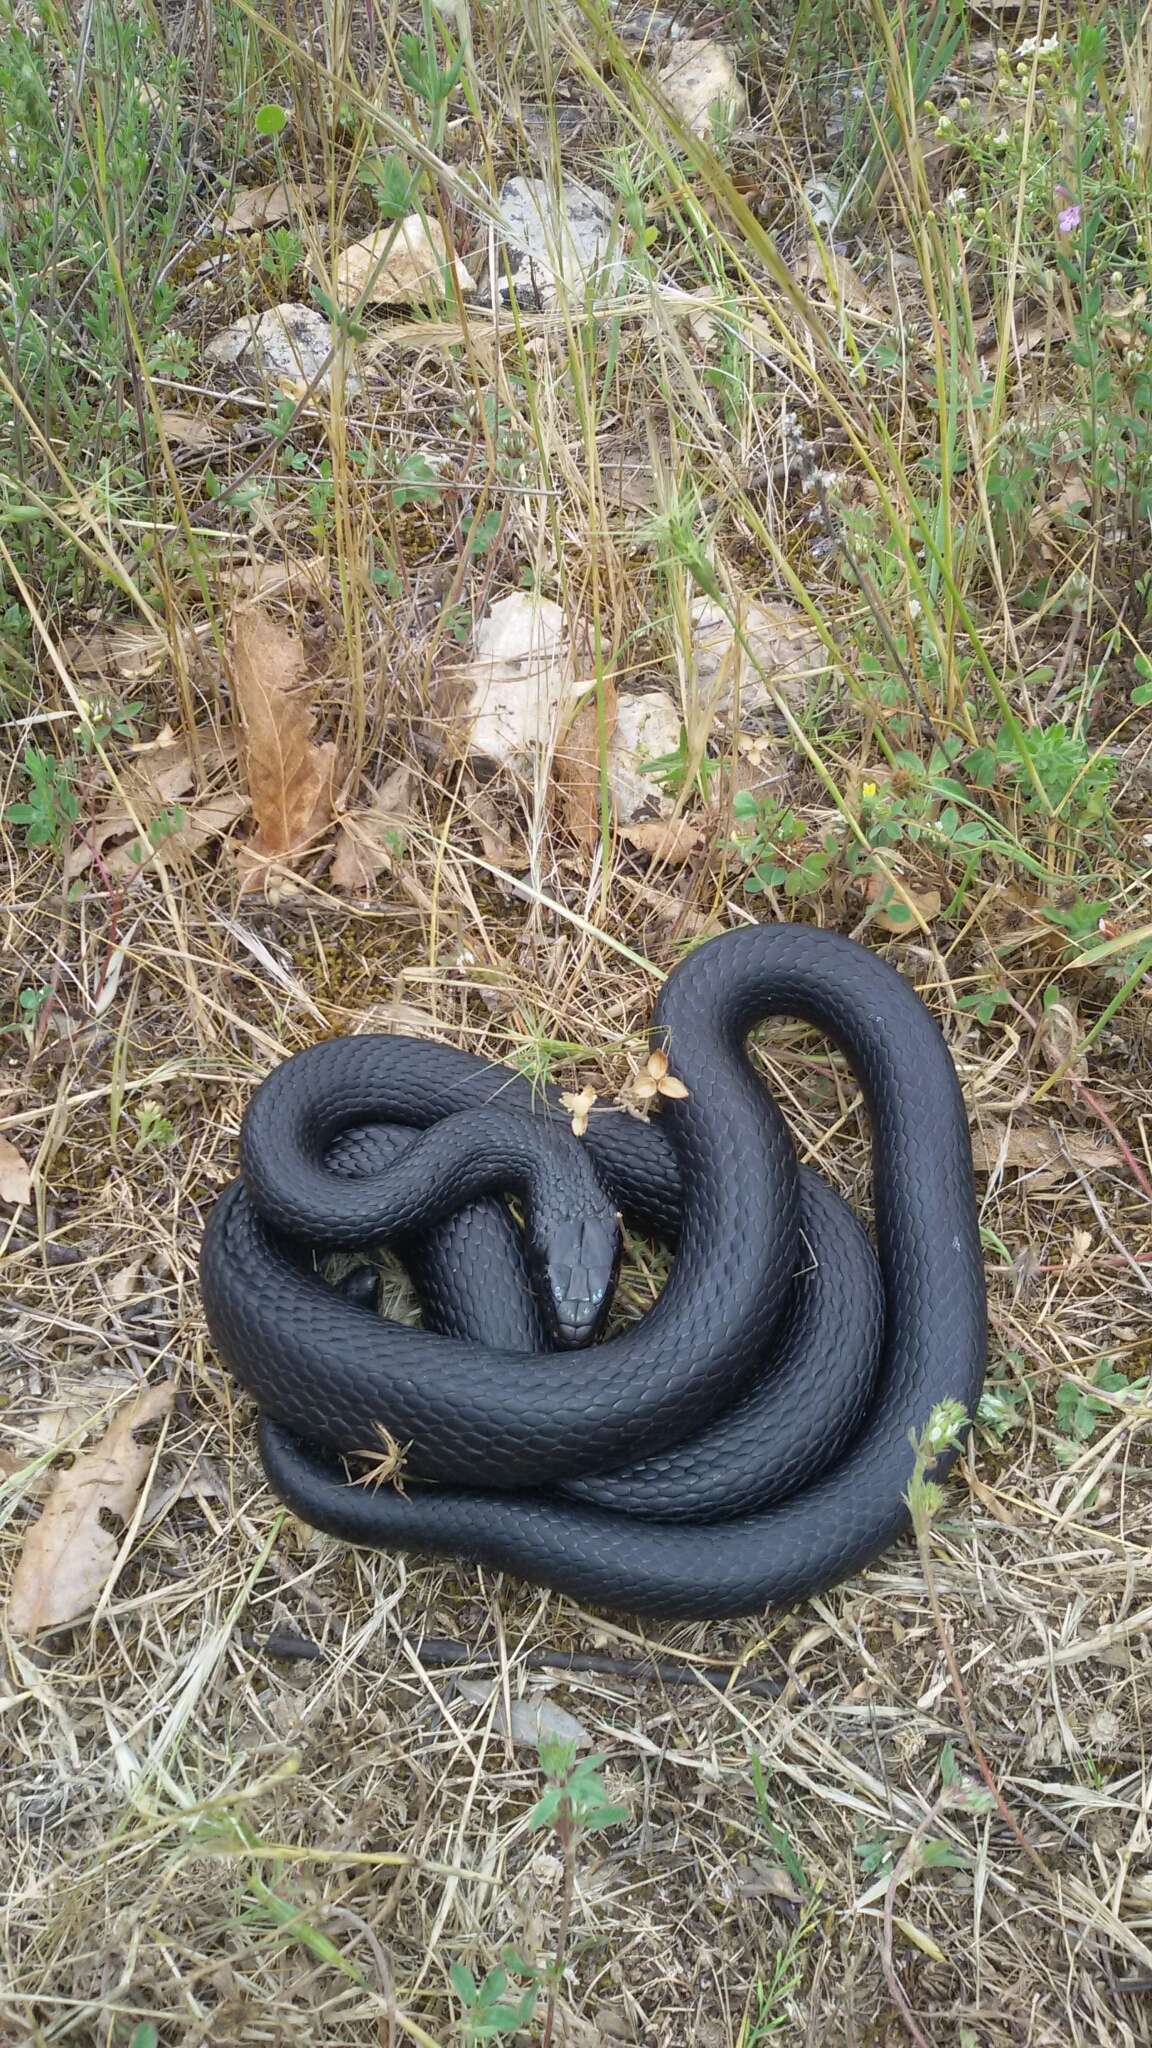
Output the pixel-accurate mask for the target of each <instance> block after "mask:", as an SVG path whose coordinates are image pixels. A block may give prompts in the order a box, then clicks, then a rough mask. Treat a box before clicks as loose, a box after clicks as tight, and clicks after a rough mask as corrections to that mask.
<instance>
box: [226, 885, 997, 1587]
mask: <svg viewBox="0 0 1152 2048" xmlns="http://www.w3.org/2000/svg"><path fill="white" fill-rule="evenodd" d="M773 1016H785V1017H791V1018H802V1019H805V1020H806V1021H808V1022H809V1023H811V1024H814V1025H816V1026H817V1027H818V1028H819V1029H821V1030H822V1031H824V1032H826V1033H827V1035H828V1036H829V1037H830V1038H831V1039H833V1040H834V1041H835V1042H836V1044H837V1045H838V1046H840V1048H841V1049H842V1050H843V1052H844V1053H845V1055H846V1056H847V1059H848V1061H849V1064H850V1066H851V1068H852V1071H853V1073H854V1075H855V1077H856V1079H857V1081H858V1082H859V1084H860V1086H861V1089H862V1091H863V1094H864V1098H865V1101H866V1104H867V1108H868V1112H869V1117H870V1120H871V1127H872V1145H873V1187H874V1207H875V1219H876V1221H875V1228H876V1242H877V1246H878V1263H877V1260H876V1259H875V1258H874V1257H873V1254H872V1251H871V1249H870V1246H869V1243H868V1240H867V1238H866V1236H865V1234H864V1232H863V1231H862V1229H861V1228H860V1226H859V1224H858V1223H857V1222H856V1221H855V1219H854V1218H853V1216H852V1214H851V1212H850V1210H848V1209H847V1207H846V1206H845V1204H844V1203H843V1202H842V1201H841V1199H840V1197H839V1196H837V1195H835V1194H833V1193H832V1192H831V1190H830V1189H829V1188H828V1187H827V1185H826V1184H825V1183H824V1182H823V1181H822V1180H821V1179H820V1178H819V1177H818V1176H817V1175H815V1174H814V1173H811V1172H809V1171H808V1170H807V1169H804V1168H801V1167H799V1166H798V1164H797V1162H796V1157H795V1153H794V1149H793V1146H792V1142H791V1139H790V1137H789V1135H788V1132H787V1129H786V1127H785V1125H784V1123H783V1120H782V1118H781V1116H780V1114H779V1111H778V1110H777V1108H776V1106H775V1104H774V1103H773V1101H772V1098H771V1096H770V1095H769V1093H768V1091H767V1089H766V1087H765V1086H764V1084H763V1082H762V1080H761V1079H760V1078H759V1077H758V1075H757V1074H756V1072H755V1069H754V1068H753V1066H752V1064H751V1062H750V1060H749V1058H748V1055H747V1052H746V1049H745V1040H746V1038H747V1035H748V1033H749V1031H750V1030H751V1029H752V1027H753V1026H754V1025H756V1024H757V1023H759V1022H761V1021H762V1020H764V1019H766V1018H768V1017H773ZM651 1031H652V1044H653V1046H654V1047H659V1048H660V1049H662V1050H664V1051H665V1052H666V1053H667V1055H668V1059H669V1061H670V1067H671V1072H672V1073H673V1075H674V1076H675V1077H676V1078H677V1079H678V1080H679V1081H680V1082H681V1083H682V1084H683V1085H684V1087H685V1088H686V1090H687V1093H686V1094H685V1095H684V1096H683V1097H682V1098H680V1099H676V1100H669V1101H667V1102H663V1103H662V1104H661V1105H660V1114H659V1116H658V1117H656V1118H653V1119H652V1120H651V1121H650V1122H647V1123H645V1122H641V1121H639V1120H637V1118H635V1117H633V1116H629V1115H627V1114H626V1113H625V1112H623V1111H618V1110H616V1111H605V1112H600V1113H598V1112H595V1111H594V1112H593V1114H592V1117H591V1119H590V1121H589V1124H588V1130H587V1136H586V1137H585V1138H584V1139H583V1140H579V1139H577V1138H575V1137H574V1136H573V1135H572V1132H571V1130H570V1129H569V1127H568V1123H569V1119H568V1117H567V1115H566V1113H565V1111H564V1110H563V1109H562V1107H561V1106H560V1101H559V1097H558V1095H557V1094H556V1091H555V1090H553V1089H550V1088H549V1089H541V1088H539V1087H534V1086H533V1085H532V1084H531V1083H530V1082H529V1081H528V1080H527V1079H526V1078H524V1077H523V1076H521V1075H518V1074H516V1073H514V1072H512V1071H511V1070H509V1069H507V1068H504V1067H500V1066H494V1065H492V1064H491V1063H490V1062H488V1061H486V1060H483V1059H480V1058H478V1057H477V1056H475V1055H473V1054H470V1053H465V1052H459V1051H454V1050H453V1049H452V1048H450V1047H445V1046H439V1045H434V1044H429V1043H426V1042H424V1041H422V1040H418V1039H410V1038H401V1037H390V1036H364V1037H358V1038H344V1039H336V1040H332V1041H330V1042H327V1043H324V1044H321V1045H318V1046H315V1047H313V1048H311V1049H310V1050H308V1051H305V1052H302V1053H299V1054H297V1055H296V1056H295V1057H294V1058H292V1059H289V1060H287V1061H285V1063H284V1064H283V1065H282V1066H281V1067H279V1068H278V1069H277V1070H276V1071H275V1072H274V1073H273V1074H272V1075H271V1076H270V1077H269V1078H268V1079H267V1080H266V1081H265V1082H264V1083H263V1084H262V1086H261V1087H260V1088H259V1089H258V1090H257V1091H256V1094H255V1095H254V1097H253V1099H252V1101H251V1103H250V1104H249V1107H248V1110H247V1113H246V1116H245V1119H244V1123H243V1128H242V1134H241V1178H240V1179H239V1180H238V1181H235V1182H233V1183H232V1185H231V1186H230V1187H229V1188H227V1189H226V1191H225V1192H224V1194H223V1195H222V1196H221V1197H220V1199H219V1201H218V1203H217V1204H216V1207H215V1209H214V1211H213V1213H212V1216H211V1217H210V1219H209V1223H208V1227H207V1230H206V1232H205V1237H204V1244H203V1250H202V1257H201V1288H202V1293H203V1298H204V1303H205V1307H206V1310H207V1316H208V1324H209V1329H210V1331H211V1334H212V1337H213V1338H214V1340H215V1343H216V1345H217V1347H218V1349H219V1351H220V1352H221V1354H222V1356H223V1358H224V1359H225V1361H226V1363H227V1364H228V1366H229V1367H230V1368H231V1370H232V1372H233V1373H234V1374H235V1376H236V1378H237V1379H239V1380H240V1381H241V1382H242V1383H243V1385H244V1386H245V1387H247V1388H248V1389H249V1391H250V1392H251V1393H252V1394H254V1395H255V1397H256V1399H257V1401H258V1402H259V1404H260V1408H261V1411H262V1413H261V1421H260V1446H261V1453H262V1456H263V1460H264V1464H265V1469H266V1471H267V1474H268V1477H269V1479H270V1480H271V1483H272V1485H273V1486H274V1488H275V1489H276V1491H277V1492H278V1493H279V1494H280V1495H281V1496H282V1498H283V1499H284V1500H285V1501H287V1502H288V1504H289V1505H290V1506H291V1507H292V1508H293V1509H294V1510H295V1512H296V1513H297V1514H299V1515H300V1516H301V1517H302V1518H303V1519H304V1520H306V1521H308V1522H310V1523H312V1524H313V1525H314V1526H316V1527H318V1528H321V1529H325V1530H327V1531H329V1532H331V1533H332V1534H334V1535H336V1536H339V1537H342V1538H344V1539H346V1540H348V1541H350V1542H354V1543H362V1544H369V1545H374V1546H376V1547H379V1548H385V1549H396V1550H405V1551H416V1552H421V1553H437V1554H440V1555H447V1556H453V1557H459V1558H463V1559H470V1560H473V1561H476V1562H482V1563H485V1564H489V1565H492V1566H497V1567H503V1568H507V1569H508V1570H509V1571H511V1572H513V1573H515V1574H516V1575H517V1576H518V1577H520V1578H523V1579H528V1580H531V1581H535V1582H536V1583H539V1584H543V1585H546V1586H550V1587H555V1588H557V1589H559V1590H561V1591H564V1592H567V1593H569V1594H571V1595H573V1596H574V1597H576V1598H578V1599H581V1600H584V1601H588V1602H592V1603H595V1604H598V1605H600V1606H608V1607H615V1608H618V1609H625V1610H628V1611H630V1612H634V1613H640V1612H646V1613H654V1614H660V1615H666V1616H669V1617H672V1616H692V1615H700V1616H719V1615H727V1614H737V1613H748V1612H754V1611H758V1610H762V1609H763V1608H765V1607H767V1606H769V1605H772V1604H776V1603H786V1602H791V1601H794V1600H797V1599H800V1598H803V1597H804V1596H806V1595H808V1594H810V1593H812V1592H814V1591H816V1590H817V1589H819V1588H821V1587H824V1586H827V1585H829V1584H830V1583H832V1582H833V1581H835V1580H838V1579H841V1578H843V1577H845V1576H846V1575H848V1574H849V1573H851V1572H853V1571H855V1570H857V1569H859V1568H860V1567H861V1566H863V1565H864V1564H866V1563H868V1562H869V1561H870V1560H871V1559H873V1558H875V1557H876V1556H877V1555H878V1554H879V1553H880V1552H881V1551H883V1550H884V1549H885V1548H886V1547H887V1546H888V1545H889V1544H890V1543H891V1542H892V1541H893V1539H894V1538H896V1537H897V1536H899V1535H900V1534H901V1532H902V1531H903V1530H904V1529H905V1528H906V1526H907V1520H908V1511H907V1507H906V1501H905V1494H906V1490H907V1486H908V1481H909V1478H910V1476H911V1472H912V1463H913V1451H912V1445H911V1438H912V1436H913V1435H914V1434H919V1432H921V1431H922V1430H923V1429H924V1427H925V1425H926V1424H927V1422H928V1419H929V1416H930V1414H931V1412H932V1410H933V1409H934V1408H935V1407H936V1405H937V1404H938V1403H940V1402H943V1401H945V1400H951V1401H956V1402H959V1403H960V1404H961V1405H962V1407H963V1408H964V1410H965V1411H966V1412H967V1413H968V1414H969V1415H970V1414H971V1412H972V1410H973V1408H974V1406H975V1403H976V1401H977V1399H978V1397H979V1393H980V1388H981V1384H982V1379H983V1372H984V1361H985V1346H986V1328H985V1301H984V1281H983V1271H982V1266H981V1258H980V1243H979V1235H978V1229H977V1218H976V1204H975V1196H974V1190H973V1182H972V1164H971V1152H970V1145H969V1138H968V1128H967V1122H966V1118H965V1114H964V1106H963V1100H962V1097H961V1093H960V1088H959V1084H958V1082H957V1078H956V1073H955V1070H954V1068H953V1065H952V1061H951V1058H950V1056H949V1053H948V1050H947V1047H946V1045H945V1043H944V1039H943V1037H942V1036H941V1033H940V1031H939V1029H938V1028H937V1026H936V1024H935V1023H934V1021H933V1019H932V1018H931V1016H930V1015H929V1012H928V1011H927V1009H926V1008H925V1007H924V1005H923V1004H922V1003H921V1001H920V999H919V997H918V996H917V995H916V994H915V992H914V990H913V989H912V988H911V987H910V986H909V984H908V983H907V982H906V981H905V980H904V979H903V977H902V976H901V975H900V974H898V973H897V972H896V971H895V969H894V968H892V967H890V966H888V965H887V964H886V963H885V962H884V961H882V960H880V959H879V958H877V957H876V956H875V955H874V954H872V953H869V952H868V951H866V950H865V949H864V948H863V947H861V946H858V945H856V944H855V943H854V942H853V941H852V940H849V939H845V938H841V937H838V936H837V935H835V934H834V933H830V932H825V931H818V930H813V929H809V928H804V927H800V926H795V925H771V926H767V925H765V926H760V925H757V926H751V927H748V928H746V929H743V930H739V931H734V932H729V933H727V934H725V935H724V936H723V937H721V938H718V939H714V940H712V941H710V942H709V943H707V944H705V945H702V946H700V947H698V948H696V950H695V951H693V952H691V953H690V954H689V955H688V956H687V957H686V958H685V959H684V960H683V961H682V962H681V964H680V965H679V966H678V967H677V968H676V969H675V970H674V972H673V973H672V974H671V975H670V976H669V978H668V980H667V982H666V983H665V985H664V988H663V990H662V991H661V994H660V997H659V999H658V1001H657V1004H656V1007H655V1010H654V1013H653V1018H652V1027H651ZM508 1195H512V1196H514V1197H516V1198H517V1199H518V1200H519V1202H520V1203H521V1205H522V1207H523V1210H524V1216H525V1228H524V1230H523V1231H521V1230H520V1229H518V1227H517V1225H516V1223H515V1221H514V1218H513V1215H512V1211H511V1210H510V1208H509V1207H508V1205H507V1201H506V1199H505V1197H507V1196H508ZM617 1210H619V1211H621V1212H622V1213H623V1215H624V1217H625V1218H626V1219H627V1220H628V1221H629V1222H630V1223H632V1224H634V1225H635V1226H637V1227H639V1228H640V1229H642V1230H645V1231H647V1232H650V1233H652V1234H654V1235H656V1236H657V1237H660V1238H662V1239H664V1240H665V1241H667V1242H669V1243H672V1244H674V1247H675V1250H674V1256H673V1259H672V1263H671V1269H670V1273H669V1278H668V1281H667V1284H666V1286H665V1287H664V1289H663V1291H662V1293H661V1294H660V1296H659V1298H658V1299H657V1300H656V1301H655V1303H654V1304H653V1306H652V1307H651V1308H650V1309H649V1310H648V1311H647V1313H646V1314H645V1315H643V1316H642V1317H641V1318H640V1320H639V1321H638V1322H636V1323H635V1324H633V1325H632V1326H631V1327H630V1328H628V1329H627V1330H625V1331H624V1332H623V1333H622V1334H620V1335H616V1336H612V1337H610V1338H609V1339H608V1340H607V1341H605V1342H602V1343H600V1344H598V1345H596V1346H595V1348H592V1349H571V1348H570V1349H567V1350H564V1351H561V1352H559V1353H558V1352H557V1351H556V1350H555V1348H554V1347H555V1346H556V1345H557V1343H560V1344H564V1345H568V1346H575V1345H579V1344H582V1343H584V1342H585V1341H586V1340H588V1339H590V1338H591V1337H593V1336H595V1335H597V1334H598V1333H599V1331H600V1329H601V1328H602V1325H603V1322H604V1319H605V1316H606V1314H607V1310H608V1305H609V1300H610V1296H611V1288H612V1281H613V1277H614V1269H615V1261H616V1257H617V1228H616V1226H617V1216H616V1212H617ZM385 1240H387V1241H388V1242H389V1243H390V1244H392V1245H393V1246H394V1247H395V1248H396V1249H397V1250H398V1251H399V1252H400V1255H401V1257H402V1258H403V1259H404V1261H405V1263H406V1264H407V1266H408V1268H409V1271H410V1272H411V1274H412V1277H413V1279H414V1280H415V1282H416V1286H417V1291H418V1293H419V1295H420V1298H421V1303H422V1307H423V1312H424V1324H425V1327H424V1328H423V1329H409V1328H406V1327H403V1326H401V1325H399V1324H396V1323H394V1322H389V1321H386V1320H385V1319H383V1318H382V1317H381V1316H379V1315H377V1314H376V1313H375V1311H374V1309H373V1308H372V1307H370V1306H366V1305H364V1304H363V1303H362V1302H358V1301H357V1300H355V1299H352V1298H349V1297H348V1296H347V1295H346V1294H342V1293H341V1292H340V1291H338V1290H337V1289H334V1288H333V1287H331V1286H330V1285H329V1284H328V1283H327V1282H326V1280H325V1279H324V1278H323V1277H322V1275H321V1274H320V1272H319V1271H318V1270H317V1254H319V1253H322V1252H328V1251H331V1250H333V1249H338V1248H345V1249H347V1248H365V1247H368V1246H371V1245H375V1244H379V1243H382V1242H384V1241H385ZM542 1352H547V1354H548V1355H546V1356H533V1355H532V1354H539V1353H542ZM386 1441H391V1442H393V1443H395V1444H398V1445H400V1446H403V1447H404V1448H405V1471H406V1475H407V1479H406V1490H405V1491H403V1492H402V1491H400V1490H398V1489H396V1488H394V1487H390V1486H387V1485H381V1486H377V1487H375V1488H370V1487H364V1486H350V1485H348V1484H347V1483H345V1472H344V1467H343V1457H347V1456H351V1455H355V1454H360V1455H363V1456H369V1457H370V1456H372V1455H373V1454H374V1453H375V1454H379V1453H380V1451H381V1447H382V1444H383V1443H384V1442H386ZM342 1454H343V1455H342ZM422 1482H431V1483H422Z"/></svg>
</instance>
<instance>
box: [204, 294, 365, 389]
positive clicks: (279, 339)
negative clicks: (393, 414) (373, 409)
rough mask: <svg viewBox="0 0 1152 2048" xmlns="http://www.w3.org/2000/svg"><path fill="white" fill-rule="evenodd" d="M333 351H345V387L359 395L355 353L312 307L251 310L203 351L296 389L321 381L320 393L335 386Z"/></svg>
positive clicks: (317, 385) (213, 360)
mask: <svg viewBox="0 0 1152 2048" xmlns="http://www.w3.org/2000/svg"><path fill="white" fill-rule="evenodd" d="M334 349H338V350H342V351H343V362H344V366H345V368H344V389H345V392H346V394H347V395H348V397H350V398H351V397H354V396H355V394H356V392H357V391H358V390H359V389H360V382H359V379H358V377H357V376H356V373H355V371H354V370H353V369H352V367H351V355H352V351H351V350H350V349H349V348H348V346H347V344H346V343H345V342H344V341H343V340H342V339H338V338H337V337H336V336H335V335H334V334H333V331H332V328H331V327H330V326H329V323H328V322H327V320H325V319H324V317H323V315H322V314H320V313H317V312H315V311H314V310H313V308H312V307H311V306H296V305H291V304H288V305H283V306H270V307H269V308H268V310H267V312H265V313H246V314H245V316H244V318H243V319H242V320H236V321H234V322H233V324H232V326H231V327H225V328H223V329H222V330H221V332H220V333H219V334H217V335H214V336H213V338H212V340H211V341H210V342H209V343H208V345H207V347H206V348H205V350H204V354H205V356H206V357H207V359H208V361H209V362H210V363H235V364H237V365H238V366H239V367H240V368H242V369H244V370H249V371H251V372H253V373H254V374H255V375H256V376H257V377H264V378H267V379H269V381H270V382H272V383H275V384H280V385H283V386H284V387H285V388H286V389H288V390H290V391H292V392H293V393H295V392H297V391H301V392H302V391H303V390H305V388H306V387H307V386H308V385H310V384H312V382H313V379H316V383H315V389H316V391H317V392H318V393H319V392H326V391H328V390H329V388H330V386H331V379H332V369H333V367H334V362H335V358H334V356H333V351H334ZM329 358H333V360H332V361H330V360H329Z"/></svg>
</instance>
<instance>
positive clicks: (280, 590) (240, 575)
mask: <svg viewBox="0 0 1152 2048" xmlns="http://www.w3.org/2000/svg"><path fill="white" fill-rule="evenodd" d="M219 577H220V581H221V582H222V583H224V584H226V585H227V587H228V589H229V590H232V591H235V593H236V595H237V596H243V597H282V596H283V595H284V593H285V591H288V592H290V593H291V595H292V596H293V597H295V598H296V599H297V600H298V601H300V602H307V601H308V600H309V599H311V598H316V597H323V596H325V595H326V594H327V592H328V589H329V586H330V583H331V580H332V569H331V564H330V563H329V562H327V561H325V559H324V557H323V556H322V555H300V556H298V557H297V558H296V559H295V560H292V561H286V562H252V561H243V562H234V563H231V564H228V565H225V566H222V567H221V568H220V570H219Z"/></svg>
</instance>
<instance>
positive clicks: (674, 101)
mask: <svg viewBox="0 0 1152 2048" xmlns="http://www.w3.org/2000/svg"><path fill="white" fill-rule="evenodd" d="M658 83H659V85H660V86H661V88H662V90H663V93H664V97H665V98H666V99H667V100H668V101H669V102H670V104H671V105H672V106H673V107H674V108H675V109H676V112H677V113H678V114H679V116H680V119H681V120H682V121H683V123H684V126H685V127H686V128H690V129H691V131H692V133H693V135H700V136H702V137H703V138H704V140H705V141H706V142H707V141H710V140H711V137H712V135H713V133H714V132H715V128H716V126H717V125H719V126H720V128H721V129H724V128H731V127H733V126H734V125H735V123H736V122H737V121H739V120H741V119H742V118H743V116H744V113H745V110H746V106H747V102H746V100H745V97H744V88H743V86H742V85H741V83H740V80H739V79H738V77H737V76H736V60H735V58H734V57H733V55H732V52H731V50H729V49H727V48H726V47H725V45H724V44H723V43H712V42H688V43H680V44H679V45H678V47H677V49H676V51H675V52H674V54H673V56H672V57H671V58H670V59H669V61H668V63H667V64H665V65H664V67H663V69H662V70H661V71H660V72H659V74H658Z"/></svg>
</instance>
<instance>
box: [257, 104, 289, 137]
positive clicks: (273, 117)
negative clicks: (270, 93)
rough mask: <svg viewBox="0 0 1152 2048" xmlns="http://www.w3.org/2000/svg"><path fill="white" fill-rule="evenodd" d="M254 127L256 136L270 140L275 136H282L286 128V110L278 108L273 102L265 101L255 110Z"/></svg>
mask: <svg viewBox="0 0 1152 2048" xmlns="http://www.w3.org/2000/svg"><path fill="white" fill-rule="evenodd" d="M254 126H255V129H256V133H257V135H263V136H266V137H268V138H269V139H270V140H271V139H274V138H275V137H276V136H277V135H283V133H284V130H285V128H286V127H287V126H288V111H287V108H285V107H278V106H277V105H276V104H275V102H274V101H272V100H266V101H265V103H264V105H263V106H262V107H258V108H257V109H256V120H255V123H254Z"/></svg>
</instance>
